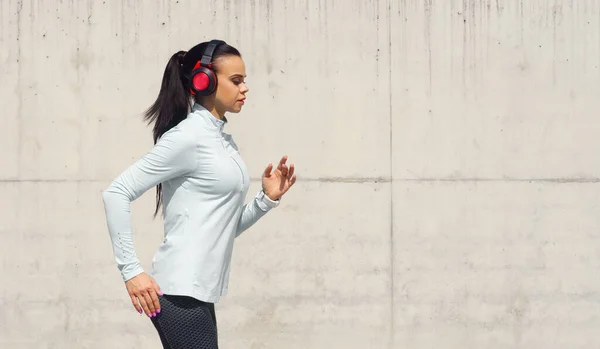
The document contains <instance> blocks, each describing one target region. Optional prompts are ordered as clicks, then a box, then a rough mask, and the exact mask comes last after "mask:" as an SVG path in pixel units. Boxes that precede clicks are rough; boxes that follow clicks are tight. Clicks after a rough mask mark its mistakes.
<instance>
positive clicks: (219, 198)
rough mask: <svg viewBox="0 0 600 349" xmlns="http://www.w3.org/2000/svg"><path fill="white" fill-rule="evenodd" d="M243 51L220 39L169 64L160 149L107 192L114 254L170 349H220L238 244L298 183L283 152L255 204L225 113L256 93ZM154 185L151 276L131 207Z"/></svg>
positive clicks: (155, 117) (155, 116) (156, 119)
mask: <svg viewBox="0 0 600 349" xmlns="http://www.w3.org/2000/svg"><path fill="white" fill-rule="evenodd" d="M245 70H246V69H245V65H244V61H243V60H242V58H241V55H240V53H239V52H238V50H236V49H235V48H233V47H231V46H229V45H228V44H226V43H225V42H223V41H218V40H213V41H211V42H204V43H201V44H199V45H196V46H194V47H193V48H192V49H190V50H189V52H184V51H180V52H177V53H176V54H174V55H173V56H172V57H171V59H170V60H169V62H168V64H167V67H166V69H165V72H164V75H163V79H162V85H161V88H160V93H159V95H158V98H157V99H156V101H155V102H154V104H153V105H152V106H151V107H150V108H149V109H148V110H147V112H146V114H145V118H146V120H149V122H151V123H154V127H153V138H154V147H153V148H152V150H151V151H150V152H149V153H147V154H146V155H145V156H143V157H142V158H141V159H139V160H138V161H137V162H135V163H134V164H133V165H131V166H130V167H129V168H127V169H126V170H125V171H124V172H123V173H122V174H121V175H120V176H119V177H117V178H116V179H115V180H114V181H113V182H112V184H111V185H110V186H109V187H108V188H107V189H106V190H105V191H104V192H103V193H102V198H103V201H104V208H105V212H106V220H107V224H108V230H109V233H110V237H111V241H112V246H113V252H114V255H115V260H116V262H117V265H118V268H119V270H120V271H121V275H122V277H123V280H124V281H125V286H126V288H127V291H128V292H129V295H130V297H131V301H132V303H133V306H134V308H135V309H136V310H137V311H138V312H140V314H141V313H142V312H145V313H146V315H148V316H149V317H150V318H151V319H152V323H153V324H154V326H155V327H156V329H157V331H158V333H159V336H160V339H161V342H162V344H163V347H164V348H171V349H176V348H211V349H212V348H218V344H217V328H216V317H215V312H214V304H215V303H217V302H218V301H219V298H220V297H221V296H223V295H225V294H227V286H228V281H229V270H230V263H231V254H232V250H233V242H234V239H235V238H236V237H237V236H239V235H240V234H241V233H242V232H243V231H245V230H246V229H248V228H249V227H250V226H252V225H253V224H254V223H255V222H256V221H257V220H258V219H260V218H261V217H263V216H264V215H265V214H266V213H267V212H269V210H270V209H272V208H274V207H276V206H277V205H278V204H279V200H280V198H281V196H282V195H283V194H285V193H286V192H287V191H288V189H289V188H290V187H291V186H292V185H293V184H294V183H295V181H296V176H295V174H294V165H293V164H292V165H290V166H289V168H288V166H287V164H286V162H287V156H283V157H282V159H281V160H280V162H279V164H278V166H277V167H276V168H275V169H274V168H273V165H272V164H269V165H268V166H267V167H266V169H265V171H264V173H263V174H262V190H261V191H259V193H258V194H257V195H256V196H255V197H254V198H253V200H252V201H250V202H249V203H247V204H244V200H245V197H246V194H247V191H248V187H249V184H250V177H249V175H248V173H247V168H246V166H245V164H244V162H243V161H242V158H241V157H240V155H239V153H238V149H237V146H236V144H235V143H234V141H233V139H232V137H231V136H230V135H229V134H227V133H224V132H223V128H224V126H225V124H226V123H227V119H226V117H225V114H226V113H227V112H230V113H238V112H240V110H241V109H242V106H243V105H244V100H245V99H246V93H247V92H248V87H247V86H246V83H245V81H244V79H245V77H246V71H245ZM154 186H156V188H157V192H156V211H155V212H154V215H155V216H156V214H157V213H158V210H159V208H160V207H161V206H162V213H163V220H164V230H165V231H164V240H163V242H162V244H161V245H160V247H159V248H158V251H157V252H156V254H155V256H154V258H153V260H152V268H151V272H150V273H149V274H146V273H145V272H144V270H143V269H142V267H141V266H140V262H139V260H138V259H137V257H136V253H135V249H134V246H133V238H132V229H131V217H130V213H129V212H130V204H131V202H132V201H133V200H135V199H137V198H138V197H140V196H141V195H142V194H143V193H144V192H146V191H147V190H148V189H151V188H152V187H154Z"/></svg>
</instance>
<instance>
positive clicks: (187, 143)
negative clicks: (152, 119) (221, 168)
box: [102, 128, 197, 281]
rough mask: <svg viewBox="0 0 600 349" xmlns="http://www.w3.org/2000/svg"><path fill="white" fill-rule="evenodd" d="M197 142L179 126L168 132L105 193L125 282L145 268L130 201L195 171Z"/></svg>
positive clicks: (113, 242)
mask: <svg viewBox="0 0 600 349" xmlns="http://www.w3.org/2000/svg"><path fill="white" fill-rule="evenodd" d="M195 144H196V142H195V140H194V139H193V137H192V136H190V135H188V134H186V133H185V132H184V131H183V130H181V129H179V128H173V129H171V130H169V131H168V132H165V134H164V135H163V136H162V137H161V138H160V139H159V140H158V142H157V143H156V144H155V145H154V147H153V148H152V150H151V151H150V152H149V153H147V154H146V155H145V156H143V157H142V158H141V159H139V160H138V161H136V162H135V163H134V164H133V165H131V166H130V167H129V168H127V169H126V170H125V171H124V172H123V173H121V174H120V175H119V176H118V177H117V178H116V179H115V180H114V181H113V182H112V183H111V184H110V186H109V187H108V188H106V189H105V190H104V191H103V192H102V199H103V202H104V209H105V214H106V222H107V225H108V231H109V234H110V238H111V242H112V247H113V253H114V256H115V261H116V262H117V266H118V268H119V271H120V272H121V275H122V277H123V280H124V281H127V280H129V279H131V278H133V277H134V276H136V275H138V274H141V273H142V272H143V271H144V270H143V269H142V267H141V265H140V262H139V260H138V258H137V256H136V253H135V248H134V246H133V233H132V228H131V214H130V209H131V202H132V201H133V200H135V199H137V198H138V197H140V196H141V195H142V194H144V193H145V192H146V191H147V190H149V189H150V188H152V187H155V186H156V185H158V184H159V183H162V182H164V181H167V180H169V179H172V178H175V177H179V176H182V175H185V174H187V173H189V172H191V171H193V170H194V169H195V168H196V165H197V158H196V154H195Z"/></svg>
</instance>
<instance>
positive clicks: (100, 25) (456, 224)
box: [0, 0, 600, 349]
mask: <svg viewBox="0 0 600 349" xmlns="http://www.w3.org/2000/svg"><path fill="white" fill-rule="evenodd" d="M0 13H1V17H0V23H1V25H0V29H1V30H0V98H1V105H2V113H1V115H2V116H1V118H2V119H1V120H2V122H1V125H2V137H0V148H1V149H2V150H3V151H2V152H1V153H0V157H1V164H2V165H1V166H0V192H1V195H0V262H1V264H0V280H1V281H0V292H1V293H0V347H2V348H10V349H21V348H36V349H41V348H61V349H62V348H90V349H96V348H98V349H99V348H115V349H117V348H144V349H150V348H160V344H159V340H158V336H157V335H156V333H155V331H154V329H153V327H152V326H151V324H150V322H149V321H148V319H146V318H144V317H140V316H139V315H138V314H137V313H136V312H135V311H134V310H133V308H132V307H131V305H130V302H129V300H128V297H127V294H126V292H125V289H124V287H123V283H122V282H121V280H120V276H119V275H118V271H117V269H116V266H115V264H114V261H113V257H112V251H111V248H110V244H109V237H108V233H107V230H106V225H105V221H104V213H103V208H102V203H101V198H100V191H101V190H102V189H103V188H105V187H106V186H107V185H108V183H109V182H110V181H111V180H112V179H113V178H114V177H115V176H116V175H117V174H118V173H119V172H120V171H122V170H123V169H124V168H125V167H126V166H128V165H129V164H130V163H131V162H133V161H134V160H135V159H137V158H139V157H140V156H142V155H143V154H144V153H145V152H146V151H148V149H149V148H150V146H151V143H152V142H151V136H150V130H149V128H147V127H146V126H145V125H144V124H143V123H142V121H141V112H143V110H144V109H145V108H146V107H148V106H149V105H150V103H151V102H152V101H153V99H154V98H155V96H156V93H157V91H158V88H159V84H160V78H161V76H162V72H163V69H164V66H165V64H166V62H167V60H168V58H169V57H170V55H171V54H173V53H174V52H175V51H177V50H179V49H188V48H189V47H191V46H193V45H194V44H196V43H197V42H200V41H203V40H207V39H210V38H213V37H220V38H224V39H226V40H227V41H229V42H230V43H232V44H234V45H235V46H237V47H238V48H239V49H240V50H241V51H242V53H243V54H244V57H245V60H246V63H247V68H248V73H249V79H248V82H249V85H250V88H251V91H250V94H249V97H250V98H249V100H248V103H247V105H246V107H245V110H244V112H243V113H242V114H240V115H237V116H231V117H230V121H231V122H230V124H229V125H228V129H229V131H230V132H232V133H233V134H234V135H235V137H236V141H237V143H238V144H239V145H240V147H241V151H242V154H243V156H244V157H245V159H246V160H247V162H248V165H249V167H250V169H251V171H252V173H254V174H255V178H254V183H253V186H252V188H251V194H253V193H254V192H255V191H256V190H258V188H259V176H260V173H261V171H262V169H263V168H264V166H266V164H267V163H268V162H269V161H277V159H278V158H279V157H280V156H281V155H282V154H284V153H286V154H289V156H290V158H291V160H292V161H293V162H294V163H295V164H296V165H297V168H298V175H299V182H298V183H297V186H296V187H295V188H294V189H293V190H292V191H291V192H290V193H289V194H288V195H287V197H286V198H285V200H284V203H283V204H282V206H281V207H280V208H278V209H277V210H276V211H274V212H272V213H271V214H269V216H268V217H267V218H265V219H264V220H262V221H260V222H259V223H258V224H257V225H256V226H255V227H254V228H252V229H251V230H250V231H248V232H247V233H246V234H245V235H244V236H243V237H242V238H240V239H239V240H238V242H237V245H236V252H235V257H234V264H235V265H234V268H233V272H232V278H231V291H230V295H229V296H228V297H226V298H225V299H224V300H223V302H222V303H220V304H219V305H218V307H217V311H218V321H219V328H220V339H221V343H222V347H223V348H251V349H266V348H278V349H281V348H286V349H287V348H290V349H294V348H311V349H312V348H315V349H317V348H324V349H329V348H344V349H353V348H419V349H421V348H423V349H424V348H448V349H459V348H460V349H462V348H487V349H493V348H498V349H500V348H502V349H504V348H546V349H554V348H555V349H559V348H560V349H562V348H586V349H588V348H596V347H598V346H600V336H598V333H597V331H598V327H600V317H599V316H598V314H599V312H600V293H599V291H598V290H599V288H600V282H599V281H594V280H598V279H597V278H598V271H599V268H600V241H599V238H600V231H599V228H600V205H599V204H598V202H599V199H600V188H599V186H598V182H599V176H600V161H599V160H598V154H599V150H600V140H599V138H598V134H599V133H600V114H599V109H600V98H599V97H598V96H599V95H600V67H599V65H600V2H599V1H597V0H576V1H574V0H570V1H569V0H553V1H541V0H535V1H525V0H486V1H483V0H482V1H474V0H468V1H467V0H462V1H458V0H446V1H442V0H437V1H432V0H422V1H414V0H393V1H383V0H381V1H366V0H352V1H343V2H342V1H335V2H334V1H332V0H318V1H317V0H311V1H299V0H290V1H273V0H261V1H255V0H251V1H242V0H233V1H231V0H219V1H184V0H180V1H164V0H163V1H147V2H145V3H144V4H143V3H142V1H141V0H130V1H108V0H107V1H99V0H98V1H45V2H42V1H40V0H31V1H17V0H1V1H0ZM286 26H287V27H286ZM153 196H154V192H149V193H147V194H146V195H144V196H143V197H142V198H141V199H139V200H138V201H136V202H135V203H134V205H133V222H134V227H135V230H136V235H135V238H136V247H137V249H138V254H139V256H140V257H141V258H142V260H143V262H144V265H145V266H146V267H147V266H149V262H150V259H151V258H152V254H153V253H154V250H155V249H156V247H157V245H158V243H159V242H160V241H161V238H162V236H161V235H162V231H161V224H160V221H159V220H152V219H151V213H152V208H153V204H154V197H153Z"/></svg>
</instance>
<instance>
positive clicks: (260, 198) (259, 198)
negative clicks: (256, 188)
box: [256, 190, 281, 212]
mask: <svg viewBox="0 0 600 349" xmlns="http://www.w3.org/2000/svg"><path fill="white" fill-rule="evenodd" d="M280 202H281V200H279V199H277V200H271V199H270V198H269V197H268V196H267V195H266V194H265V192H264V191H263V190H261V191H260V192H258V194H257V195H256V204H257V205H258V208H260V209H261V210H262V211H265V212H266V211H268V210H270V209H272V208H275V207H277V206H279V203H280Z"/></svg>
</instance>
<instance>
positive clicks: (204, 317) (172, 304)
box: [152, 294, 219, 349]
mask: <svg viewBox="0 0 600 349" xmlns="http://www.w3.org/2000/svg"><path fill="white" fill-rule="evenodd" d="M158 300H159V302H160V313H159V314H157V316H156V317H153V318H152V323H153V324H154V327H155V328H156V330H157V331H158V335H159V336H160V340H161V342H162V345H163V347H164V348H165V349H218V348H219V345H218V336H217V319H216V316H215V306H214V304H212V303H205V302H202V301H199V300H197V299H195V298H192V297H187V296H173V295H166V294H165V295H163V296H159V297H158Z"/></svg>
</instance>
